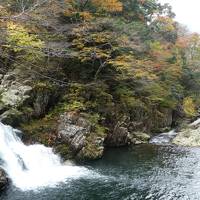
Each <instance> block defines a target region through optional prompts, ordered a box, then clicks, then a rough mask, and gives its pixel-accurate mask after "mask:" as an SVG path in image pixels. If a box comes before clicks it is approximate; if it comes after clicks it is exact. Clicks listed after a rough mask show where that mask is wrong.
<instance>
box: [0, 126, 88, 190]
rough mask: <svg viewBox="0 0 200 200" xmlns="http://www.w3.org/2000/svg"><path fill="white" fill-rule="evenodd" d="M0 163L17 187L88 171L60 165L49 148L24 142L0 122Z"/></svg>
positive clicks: (35, 185) (51, 182)
mask: <svg viewBox="0 0 200 200" xmlns="http://www.w3.org/2000/svg"><path fill="white" fill-rule="evenodd" d="M0 166H1V167H2V168H3V169H4V170H5V171H6V173H7V174H8V176H9V178H10V179H11V180H12V183H13V185H15V186H16V187H17V188H20V189H21V190H32V189H37V188H41V187H46V186H52V187H53V186H56V185H57V184H58V183H60V182H64V181H66V180H69V179H72V178H73V179H74V178H79V177H80V176H85V175H88V174H90V172H89V170H88V169H86V168H85V167H78V166H72V165H68V166H67V165H63V164H62V163H61V159H60V157H59V156H58V155H56V154H54V153H53V150H52V148H48V147H45V146H44V145H40V144H35V145H29V146H27V145H25V144H23V142H22V141H21V139H20V138H19V137H18V136H17V134H16V132H15V130H14V129H13V128H12V127H10V126H6V125H3V124H2V123H0Z"/></svg>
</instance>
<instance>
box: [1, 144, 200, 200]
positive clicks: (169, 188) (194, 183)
mask: <svg viewBox="0 0 200 200" xmlns="http://www.w3.org/2000/svg"><path fill="white" fill-rule="evenodd" d="M83 165H84V167H85V168H87V169H88V170H89V171H90V172H91V173H86V175H85V176H84V175H83V176H80V177H76V178H73V177H71V178H68V179H66V181H64V182H62V183H59V184H57V185H56V186H55V185H54V186H52V187H51V186H48V187H43V188H37V190H25V191H22V190H20V189H17V188H16V187H15V186H13V185H11V186H10V187H9V188H8V190H6V191H5V192H4V193H2V194H1V196H0V199H1V200H107V199H108V200H176V199H180V200H186V199H191V200H196V199H197V200H199V199H200V148H183V147H175V146H169V145H168V146H156V145H139V146H134V147H129V148H119V149H108V150H107V151H106V152H105V156H104V157H103V159H100V160H97V161H93V162H87V163H84V164H83Z"/></svg>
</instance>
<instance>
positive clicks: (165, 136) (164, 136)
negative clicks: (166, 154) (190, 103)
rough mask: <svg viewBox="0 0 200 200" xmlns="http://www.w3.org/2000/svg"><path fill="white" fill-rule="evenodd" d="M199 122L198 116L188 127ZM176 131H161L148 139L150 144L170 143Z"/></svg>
mask: <svg viewBox="0 0 200 200" xmlns="http://www.w3.org/2000/svg"><path fill="white" fill-rule="evenodd" d="M199 124H200V118H198V119H197V120H195V121H194V122H192V123H190V124H189V127H192V126H197V125H199ZM177 134H178V133H177V132H176V131H175V130H171V131H169V132H166V133H161V134H159V135H157V136H155V137H153V138H151V139H150V141H149V143H150V144H158V145H160V144H170V142H171V140H172V139H173V138H174V137H175V136H176V135H177Z"/></svg>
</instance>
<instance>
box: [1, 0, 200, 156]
mask: <svg viewBox="0 0 200 200" xmlns="http://www.w3.org/2000/svg"><path fill="white" fill-rule="evenodd" d="M0 4H1V6H0V32H1V40H0V81H1V85H0V118H1V120H2V122H4V123H6V124H10V125H12V126H14V127H17V128H19V129H21V130H23V132H24V134H23V139H24V141H26V142H27V143H32V142H40V143H43V144H45V145H48V146H54V147H55V149H56V151H57V152H59V153H60V154H61V155H62V156H63V157H64V158H72V157H76V158H90V159H91V158H92V159H96V158H99V157H101V156H102V154H103V151H104V147H107V146H113V147H118V146H125V145H128V144H138V143H145V142H147V141H148V139H149V137H150V136H151V135H156V134H157V133H160V132H163V131H166V130H170V129H171V128H173V127H179V126H183V124H184V123H185V122H187V121H191V120H192V119H195V118H196V117H197V116H198V114H199V113H198V108H199V105H200V98H199V97H200V90H199V88H200V70H199V64H200V36H199V35H198V34H197V33H191V32H189V31H188V30H187V28H186V27H184V26H183V25H181V24H179V23H178V22H176V21H175V20H174V17H175V14H174V13H173V11H172V8H171V6H170V5H169V4H164V5H162V4H160V3H159V2H158V1H157V0H5V1H3V0H2V1H1V2H0ZM68 133H69V134H68Z"/></svg>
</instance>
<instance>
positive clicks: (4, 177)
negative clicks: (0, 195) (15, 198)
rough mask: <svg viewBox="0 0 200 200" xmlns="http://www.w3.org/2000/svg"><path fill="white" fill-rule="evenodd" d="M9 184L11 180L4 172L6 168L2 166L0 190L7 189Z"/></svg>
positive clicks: (0, 170)
mask: <svg viewBox="0 0 200 200" xmlns="http://www.w3.org/2000/svg"><path fill="white" fill-rule="evenodd" d="M8 184H9V181H8V178H7V175H6V173H5V172H4V170H3V169H1V168H0V191H2V190H4V189H6V187H7V186H8Z"/></svg>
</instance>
